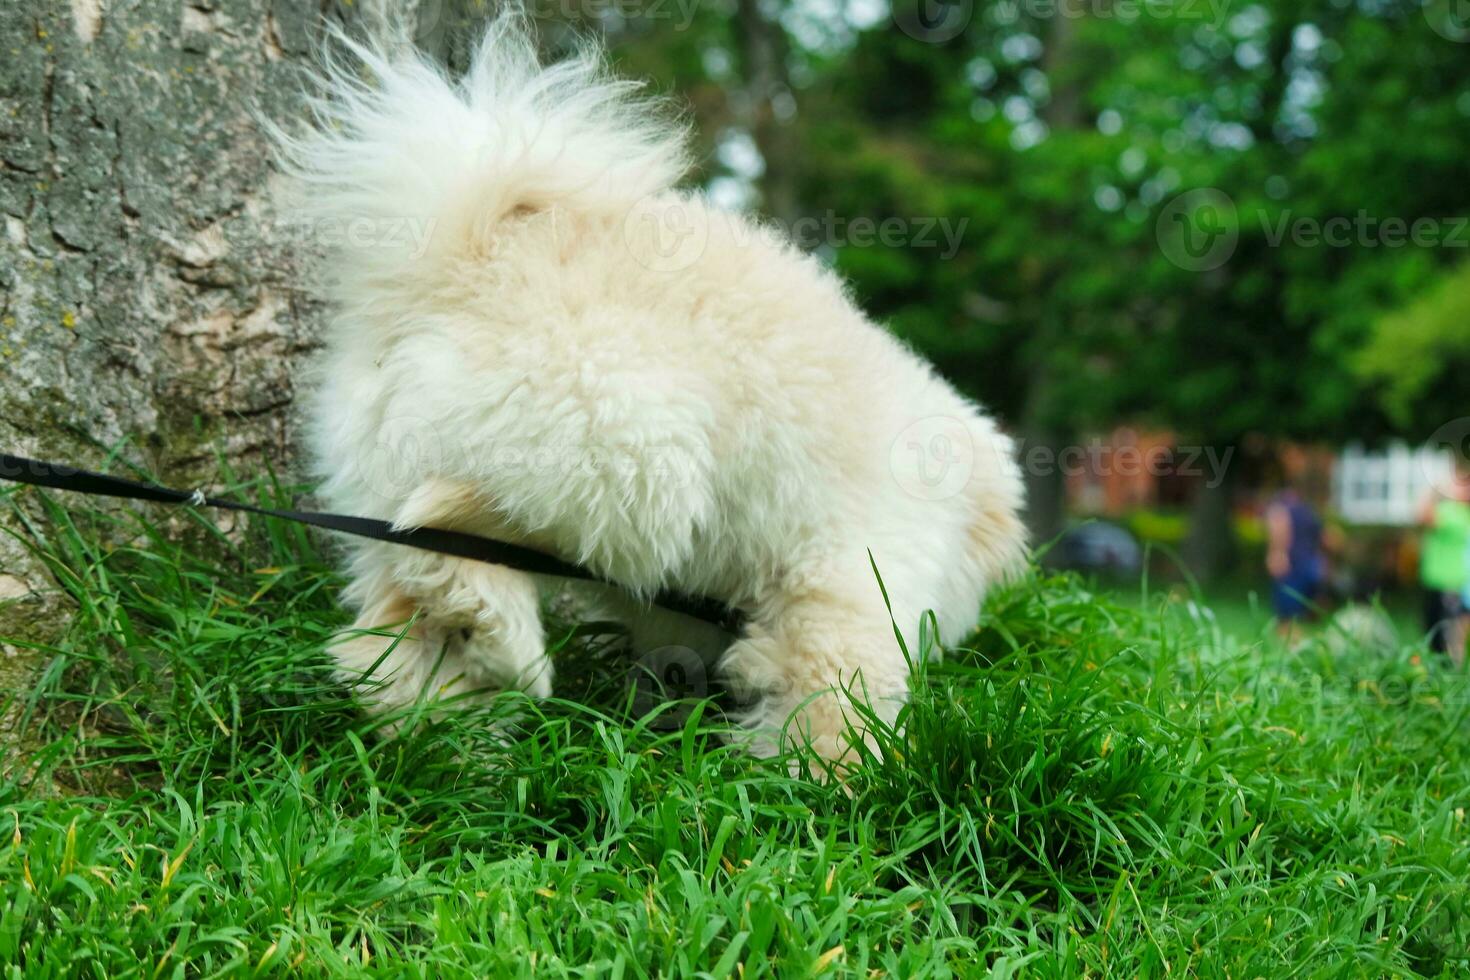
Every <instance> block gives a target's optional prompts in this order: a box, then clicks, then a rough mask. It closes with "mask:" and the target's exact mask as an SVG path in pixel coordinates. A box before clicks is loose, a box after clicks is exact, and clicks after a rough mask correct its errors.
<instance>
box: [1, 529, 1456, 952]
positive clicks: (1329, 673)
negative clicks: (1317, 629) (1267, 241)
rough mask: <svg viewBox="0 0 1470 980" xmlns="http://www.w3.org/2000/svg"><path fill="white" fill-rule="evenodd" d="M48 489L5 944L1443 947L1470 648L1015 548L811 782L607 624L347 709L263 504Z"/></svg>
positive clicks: (306, 584)
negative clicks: (219, 509) (869, 721)
mask: <svg viewBox="0 0 1470 980" xmlns="http://www.w3.org/2000/svg"><path fill="white" fill-rule="evenodd" d="M50 515H51V517H52V518H53V519H54V527H55V529H56V530H55V532H54V533H51V534H48V535H46V536H44V537H39V538H37V539H36V540H35V541H34V542H33V543H34V544H35V546H36V548H37V549H38V551H39V552H40V553H42V554H44V555H45V556H46V557H47V560H48V561H49V563H50V565H51V567H52V569H53V570H54V572H55V574H56V576H57V578H58V580H59V581H60V582H61V583H63V585H64V586H65V587H66V589H67V590H68V591H69V592H71V593H72V594H73V595H74V596H75V598H76V600H77V602H78V611H77V614H76V616H75V619H74V621H73V623H72V626H71V628H70V630H69V632H68V633H67V635H66V636H65V637H63V638H62V639H61V640H60V641H59V642H58V643H57V644H56V645H55V646H54V647H51V648H48V649H46V650H45V651H44V653H45V655H46V657H47V658H48V659H49V666H48V668H47V669H46V671H45V673H44V677H43V678H42V681H41V683H40V684H39V685H37V686H36V687H35V688H34V689H32V690H30V691H27V692H10V695H9V696H10V704H9V708H11V709H13V710H17V711H18V712H19V713H20V716H21V720H22V725H23V727H24V729H25V731H26V733H27V734H28V735H29V736H33V738H32V744H38V745H41V746H43V747H42V748H41V749H40V750H38V751H37V752H36V753H35V754H34V755H32V756H30V757H29V758H26V759H23V760H20V761H21V763H22V764H21V765H19V766H18V767H16V768H14V769H13V770H12V771H11V773H10V775H9V776H8V777H7V780H6V782H5V783H4V784H3V785H0V812H3V813H4V814H6V820H7V823H8V827H7V831H8V833H7V834H6V836H7V837H8V841H7V842H6V843H5V844H4V845H3V846H0V880H4V881H5V882H6V887H5V890H4V895H3V897H0V961H3V962H4V963H5V964H6V965H7V966H8V968H9V970H10V971H12V974H11V975H16V976H19V975H24V976H26V977H46V976H99V977H100V976H131V975H145V974H146V975H148V976H162V975H169V976H180V977H182V976H222V975H231V976H234V975H254V974H259V973H279V972H299V973H305V974H308V975H328V974H330V975H354V976H356V975H366V974H368V973H382V974H388V975H394V976H404V975H406V976H424V977H429V976H433V977H453V976H465V977H471V976H502V975H511V976H529V975H533V974H535V975H564V974H569V973H579V974H581V973H586V974H599V975H600V974H604V973H612V974H614V975H622V976H656V975H692V974H696V973H702V974H703V975H709V976H726V975H730V974H732V973H733V972H735V971H736V969H737V968H739V969H740V970H743V975H744V976H746V977H753V976H762V975H774V976H790V975H797V974H800V975H808V974H811V975H815V974H820V975H834V976H855V977H863V976H868V975H872V974H873V972H874V971H878V972H880V973H884V974H888V975H898V976H952V975H975V974H977V973H980V972H983V971H985V970H987V969H991V970H994V971H996V972H997V973H998V974H999V975H1003V976H1009V975H1014V974H1015V973H1016V972H1017V971H1020V970H1022V969H1023V968H1024V970H1025V972H1026V973H1027V974H1028V975H1039V976H1057V977H1063V976H1077V975H1080V974H1084V973H1087V974H1091V975H1109V976H1153V975H1161V974H1162V973H1163V972H1164V971H1165V970H1168V971H1170V972H1171V973H1173V974H1174V975H1190V974H1193V973H1204V974H1209V975H1220V976H1224V975H1230V976H1260V975H1266V976H1271V975H1287V974H1300V975H1309V976H1339V975H1375V976H1380V975H1394V976H1409V975H1439V976H1446V977H1448V976H1456V975H1461V974H1463V973H1464V971H1466V970H1467V969H1470V960H1467V958H1466V957H1467V950H1470V931H1467V930H1470V926H1467V923H1470V915H1467V913H1470V886H1467V884H1466V882H1467V880H1470V844H1467V834H1466V822H1465V819H1466V818H1465V810H1466V807H1467V804H1470V788H1467V787H1470V750H1467V747H1470V738H1467V735H1470V723H1467V713H1470V681H1467V678H1466V676H1465V675H1463V674H1453V673H1449V672H1445V671H1442V670H1440V669H1438V668H1434V669H1426V667H1425V666H1424V665H1422V664H1420V663H1419V660H1418V656H1417V654H1416V650H1415V648H1414V647H1413V646H1406V647H1404V648H1403V649H1400V650H1395V651H1392V652H1388V653H1383V652H1377V651H1370V650H1366V649H1358V648H1353V647H1351V646H1350V645H1349V646H1348V647H1347V648H1346V649H1345V650H1344V651H1343V652H1340V653H1332V652H1330V650H1331V649H1332V648H1331V647H1329V645H1327V644H1325V643H1323V644H1315V645H1309V646H1308V647H1306V648H1304V649H1302V650H1299V651H1297V652H1288V651H1287V650H1286V649H1284V648H1282V647H1281V646H1279V645H1277V644H1276V643H1275V642H1274V640H1271V639H1268V638H1265V637H1261V636H1252V635H1244V636H1232V635H1229V634H1227V633H1225V632H1224V631H1223V630H1222V629H1221V628H1220V627H1219V626H1218V625H1217V624H1216V623H1215V621H1214V618H1213V616H1212V614H1211V613H1210V612H1209V610H1208V609H1206V608H1203V607H1201V606H1199V605H1198V604H1197V603H1195V602H1183V603H1180V602H1176V601H1161V600H1153V599H1147V598H1146V597H1142V596H1141V598H1144V599H1145V601H1144V602H1143V603H1142V604H1134V603H1128V604H1120V603H1118V602H1116V601H1113V600H1110V599H1108V598H1107V597H1105V596H1101V595H1097V594H1094V593H1092V592H1089V591H1088V590H1087V589H1086V588H1084V587H1083V586H1082V585H1081V584H1080V583H1079V582H1077V581H1076V580H1074V579H1070V578H1065V577H1052V578H1041V577H1032V578H1029V579H1027V580H1025V581H1023V582H1020V583H1018V584H1017V585H1015V586H1013V587H1011V588H1009V589H1006V590H1004V591H1002V592H1000V593H998V594H996V595H994V596H993V597H992V598H991V600H990V602H989V603H988V606H987V609H986V614H985V619H984V624H983V628H982V630H981V631H980V633H979V634H978V635H977V636H976V638H975V639H974V641H973V643H972V644H970V645H969V646H967V647H964V648H960V649H955V650H950V651H947V655H946V657H945V658H944V660H943V662H942V663H931V665H930V666H929V667H928V669H927V672H926V673H925V674H924V675H923V676H921V677H919V678H918V679H917V681H916V687H915V692H914V696H913V701H912V705H911V707H910V708H909V709H908V711H907V713H906V717H905V728H904V730H903V732H902V733H892V732H889V733H884V734H883V735H882V737H881V742H882V747H883V757H882V759H880V760H872V761H871V762H870V763H869V764H868V765H867V766H866V767H865V768H863V769H862V770H861V771H860V772H858V773H857V774H855V775H853V776H852V777H851V778H849V779H847V780H846V781H845V782H840V783H828V784H820V783H816V782H813V781H810V780H806V779H799V778H793V777H792V776H791V775H790V766H789V760H783V759H776V760H757V759H752V758H750V757H748V756H746V755H744V754H742V753H741V752H740V751H739V750H737V749H734V748H732V747H730V746H728V745H726V744H724V743H723V742H722V741H721V738H720V733H721V731H722V730H723V728H724V723H723V722H722V721H721V720H720V716H719V711H718V703H717V701H714V700H701V701H697V702H694V703H693V704H692V705H691V704H683V705H679V704H669V705H663V706H661V707H659V708H657V709H655V710H654V711H653V712H652V713H650V714H646V715H640V714H639V713H638V712H637V711H635V710H633V708H632V707H631V704H632V699H631V698H630V696H629V687H628V683H627V680H628V677H629V669H630V664H629V663H628V662H627V660H626V658H625V655H624V654H623V653H622V652H621V650H620V648H619V647H618V645H617V644H616V643H610V642H609V641H608V639H607V638H606V637H581V636H571V637H570V638H569V639H568V641H567V642H566V643H565V644H564V645H563V646H562V647H561V649H560V650H559V651H558V653H557V659H558V668H559V674H558V678H559V680H558V694H559V695H561V696H562V697H563V698H567V699H566V700H557V699H554V700H551V701H548V702H545V703H541V704H530V703H525V702H524V701H523V700H521V699H519V698H505V699H503V700H502V703H500V704H499V705H498V706H496V707H494V708H492V709H489V710H488V711H486V710H481V711H477V712H451V713H449V714H448V715H447V716H446V717H442V718H439V719H438V720H431V719H427V718H425V719H423V720H422V721H421V723H420V724H419V725H418V726H417V727H414V728H413V729H412V730H411V731H410V732H409V733H408V734H405V735H402V736H400V737H396V738H382V737H379V736H378V735H377V734H376V732H375V730H374V724H373V723H372V722H370V721H368V720H367V719H365V718H364V717H362V716H361V715H360V714H359V713H358V711H357V709H356V707H355V705H354V703H353V701H352V698H351V697H350V696H349V694H348V693H347V692H346V691H345V690H344V689H343V688H342V687H341V686H339V685H338V684H337V683H336V682H335V681H334V680H333V679H332V677H331V675H330V672H329V670H328V667H327V663H326V660H325V658H324V655H323V652H322V645H323V642H324V641H325V640H326V639H327V638H328V636H329V635H330V634H331V632H332V631H333V629H335V628H338V627H339V626H340V625H341V622H342V617H341V615H340V613H338V612H337V611H336V607H335V603H334V597H335V593H336V591H337V588H338V586H339V584H340V583H339V582H338V580H337V579H336V577H335V576H334V575H332V574H331V573H329V572H328V571H326V570H325V569H324V567H323V566H322V564H321V563H320V560H319V559H318V558H317V557H316V556H315V555H314V554H313V553H312V551H311V550H310V547H309V544H308V543H307V542H305V541H304V540H302V539H301V538H300V537H298V534H297V532H296V531H295V530H284V529H279V528H275V527H273V526H272V527H262V526H261V525H260V524H258V523H253V524H251V525H250V526H249V527H247V528H246V533H245V537H244V540H243V542H242V543H237V544H230V543H228V542H226V541H224V540H223V539H219V540H217V541H216V542H215V545H214V549H213V550H214V551H215V553H216V554H217V555H218V556H219V557H218V560H206V559H204V558H202V557H201V556H200V554H198V553H195V552H191V551H187V550H183V549H181V548H179V547H178V546H175V545H171V544H169V543H167V541H165V540H164V538H163V537H162V535H161V534H160V533H159V530H158V529H157V528H156V527H154V526H153V525H151V524H149V523H147V522H146V521H144V520H142V519H136V520H129V521H124V527H123V528H121V529H122V530H131V531H132V532H133V535H132V537H133V540H136V541H137V542H138V543H139V545H138V546H137V547H131V548H119V549H116V550H113V551H111V552H103V551H101V550H99V549H98V548H97V547H96V546H95V545H94V544H93V543H92V542H93V541H94V540H95V539H96V532H97V530H98V525H99V523H100V522H104V521H108V522H111V521H114V520H116V519H115V518H105V517H102V516H100V515H94V514H82V515H80V516H78V518H77V519H76V521H75V522H73V521H72V520H71V519H69V518H68V517H67V515H66V513H65V512H62V511H61V510H59V509H52V510H51V511H50ZM113 530H119V528H113ZM916 652H917V653H919V654H920V655H921V656H922V657H929V658H931V659H932V656H931V655H932V654H933V652H934V651H932V650H931V649H925V650H922V651H916ZM688 708H692V709H693V710H690V711H688V712H687V714H686V712H685V709H688Z"/></svg>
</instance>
